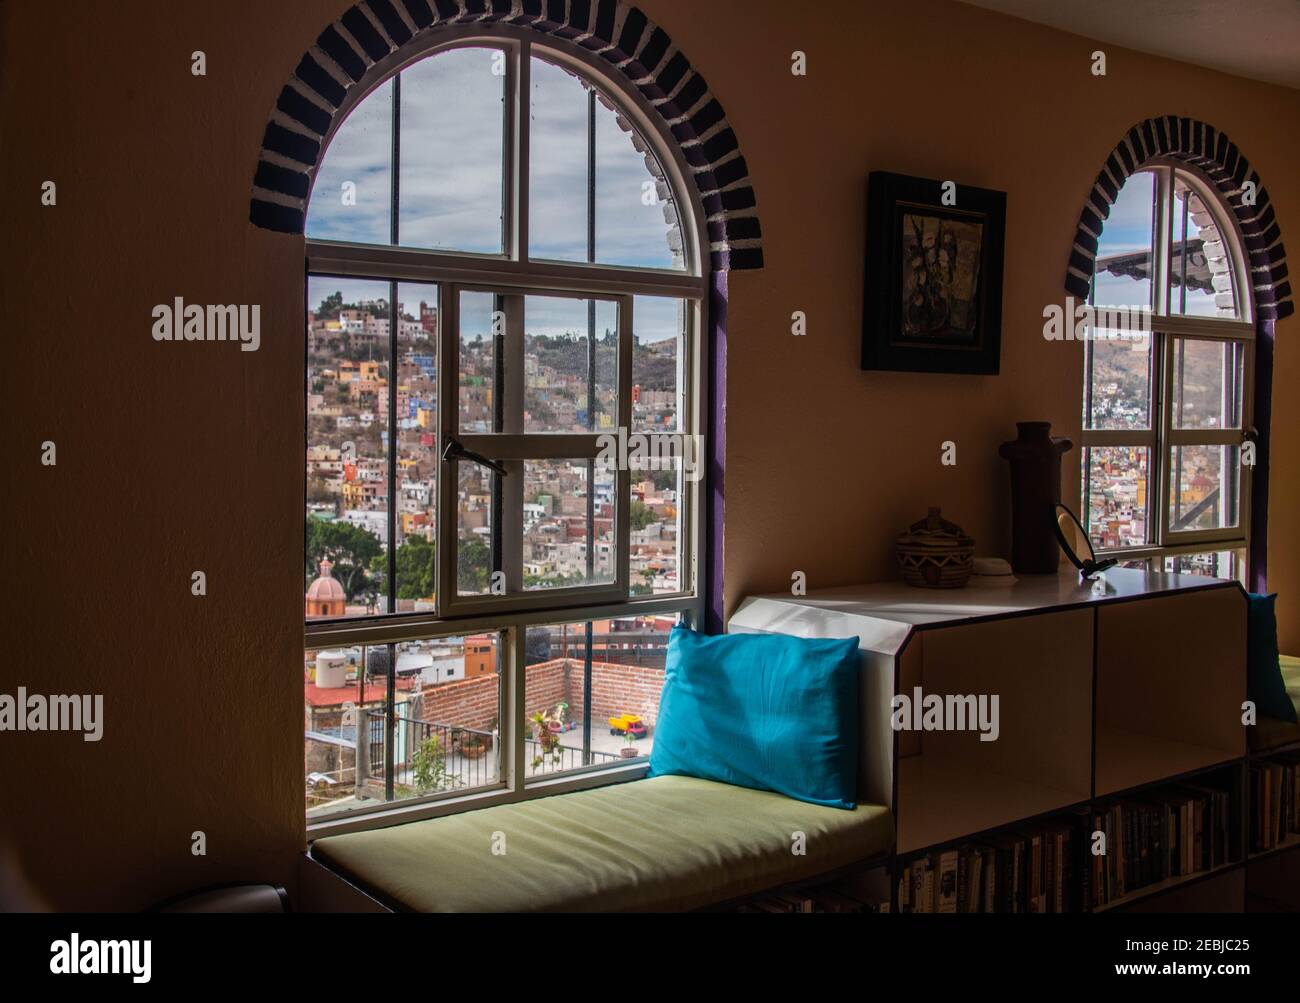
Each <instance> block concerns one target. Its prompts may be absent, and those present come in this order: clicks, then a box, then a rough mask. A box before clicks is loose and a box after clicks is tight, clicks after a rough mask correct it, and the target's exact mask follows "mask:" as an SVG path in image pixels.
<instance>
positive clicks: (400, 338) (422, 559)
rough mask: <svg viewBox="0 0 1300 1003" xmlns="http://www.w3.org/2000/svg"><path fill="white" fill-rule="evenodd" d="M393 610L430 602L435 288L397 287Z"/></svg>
mask: <svg viewBox="0 0 1300 1003" xmlns="http://www.w3.org/2000/svg"><path fill="white" fill-rule="evenodd" d="M397 297H398V298H397V304H398V308H397V316H398V327H397V359H398V362H397V367H396V368H397V400H396V404H397V511H396V517H397V527H396V540H397V561H396V563H397V579H396V580H397V612H399V613H427V612H432V611H433V610H434V608H435V606H434V600H435V595H434V585H435V582H436V571H435V568H436V563H435V561H434V550H435V546H436V543H437V532H436V530H437V525H436V521H437V501H438V442H437V440H438V287H437V286H428V285H419V284H415V283H402V284H400V285H399V286H398V287H397Z"/></svg>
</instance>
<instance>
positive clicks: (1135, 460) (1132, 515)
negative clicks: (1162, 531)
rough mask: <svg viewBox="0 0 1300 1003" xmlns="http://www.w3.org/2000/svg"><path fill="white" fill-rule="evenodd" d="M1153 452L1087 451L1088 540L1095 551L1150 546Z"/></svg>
mask: <svg viewBox="0 0 1300 1003" xmlns="http://www.w3.org/2000/svg"><path fill="white" fill-rule="evenodd" d="M1149 452H1150V451H1149V450H1147V449H1143V448H1140V447H1135V446H1104V447H1103V446H1092V447H1089V448H1088V449H1085V450H1084V471H1085V472H1084V478H1085V482H1084V497H1085V498H1086V499H1087V512H1088V536H1089V537H1090V538H1091V539H1092V545H1093V547H1094V548H1096V549H1106V550H1109V549H1114V548H1117V547H1138V546H1142V545H1144V544H1146V543H1148V542H1149V538H1148V527H1147V491H1148V489H1149V477H1148V473H1149V471H1148V466H1149V463H1148V461H1149V456H1148V454H1149Z"/></svg>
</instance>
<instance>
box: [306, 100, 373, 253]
mask: <svg viewBox="0 0 1300 1003" xmlns="http://www.w3.org/2000/svg"><path fill="white" fill-rule="evenodd" d="M392 178H393V82H392V81H391V80H387V81H385V82H384V83H383V84H381V85H380V86H379V87H378V88H376V89H375V90H374V91H372V92H371V93H370V94H369V95H368V96H367V97H366V98H365V100H363V101H362V102H361V103H360V104H358V105H357V106H356V107H355V108H354V109H352V112H351V114H349V115H348V117H347V118H346V119H345V120H344V122H343V124H342V125H341V126H339V129H338V132H336V133H335V134H334V139H333V140H332V141H331V142H330V145H329V148H328V149H327V150H326V151H325V157H324V159H323V161H322V162H321V165H320V170H319V171H318V172H317V175H316V181H315V184H314V185H313V186H312V193H311V202H310V203H309V204H308V206H307V236H308V238H310V239H313V240H346V241H350V242H352V243H355V244H388V243H391V242H392V217H393V189H392Z"/></svg>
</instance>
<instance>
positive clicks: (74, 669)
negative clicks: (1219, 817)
mask: <svg viewBox="0 0 1300 1003" xmlns="http://www.w3.org/2000/svg"><path fill="white" fill-rule="evenodd" d="M346 6H347V5H346V4H345V3H343V2H341V0H340V2H333V0H330V2H325V0H282V2H278V3H274V4H268V3H261V2H253V0H242V2H231V3H226V4H222V5H211V4H207V5H204V4H175V3H164V2H162V0H131V2H128V3H120V4H119V3H107V2H84V3H78V4H74V5H61V6H60V5H54V6H51V5H48V4H43V3H38V2H35V0H11V2H9V3H6V4H3V5H0V135H2V136H3V147H4V150H5V155H4V156H3V157H2V158H0V191H2V192H3V193H4V198H3V200H0V233H2V234H3V239H4V241H5V244H6V246H5V250H4V268H3V269H0V283H3V285H2V287H0V301H2V302H3V316H4V318H5V321H6V329H5V347H6V353H5V360H4V365H3V366H0V373H3V377H2V378H3V381H4V383H3V399H4V401H5V404H6V408H5V414H6V416H7V418H8V422H9V428H10V433H9V439H8V442H7V446H8V457H9V489H8V491H7V496H8V498H9V500H10V502H11V504H10V506H9V511H10V513H11V514H10V515H9V525H10V527H11V531H10V536H9V539H10V541H11V544H10V561H9V565H8V567H9V573H8V574H7V575H5V576H4V584H3V588H4V608H5V612H6V616H7V623H8V625H9V631H8V636H9V639H10V640H9V644H8V646H7V650H6V651H5V654H4V657H3V659H0V692H12V691H13V690H14V689H15V688H16V687H17V686H19V685H26V686H28V687H29V688H32V689H37V690H39V691H42V692H54V693H74V692H87V691H89V692H101V693H103V694H105V696H106V703H107V723H106V730H105V735H104V738H103V740H102V741H101V742H100V743H98V744H97V745H92V744H88V743H84V742H82V741H81V739H80V738H79V737H78V736H73V735H25V736H15V735H12V734H0V760H2V761H3V765H4V767H5V774H6V777H7V778H9V783H10V785H11V786H10V788H9V791H8V793H7V796H6V799H5V802H6V803H5V808H4V809H3V812H2V813H0V836H3V837H5V838H7V839H9V840H10V841H12V842H14V843H15V844H16V845H17V847H18V849H19V850H20V852H21V854H22V856H23V857H24V859H25V861H26V863H27V865H28V867H29V869H30V870H31V872H32V875H33V877H34V878H35V880H36V882H37V883H38V884H39V885H40V886H41V887H43V888H44V889H45V890H46V891H47V893H48V894H49V896H50V897H51V899H52V900H53V901H54V903H55V904H56V905H59V906H62V907H67V908H83V909H91V908H123V909H131V908H139V907H142V906H144V905H146V904H148V903H149V902H151V901H154V900H156V899H158V898H161V897H163V896H166V895H170V894H173V893H175V892H177V891H180V890H182V889H185V888H190V887H196V886H200V885H203V884H205V883H210V882H216V881H223V880H232V879H242V878H247V879H263V880H277V881H282V882H285V883H288V884H290V885H292V883H293V879H294V855H295V853H296V852H297V851H298V850H300V849H301V847H302V845H303V838H304V828H303V822H302V803H303V798H302V784H303V778H302V736H301V722H302V705H301V699H302V697H301V686H300V681H299V675H298V666H299V658H300V649H301V638H302V629H301V617H302V591H301V590H302V579H301V557H300V547H301V544H300V539H301V536H300V534H301V520H302V511H301V499H302V464H301V459H302V449H303V445H302V409H303V390H302V384H303V379H302V377H303V370H302V366H303V343H302V298H303V285H302V282H303V278H302V271H303V260H302V252H303V246H302V240H301V238H295V237H290V236H284V235H278V234H273V233H268V232H264V231H260V230H257V229H255V228H253V227H252V226H251V225H250V224H249V223H248V198H249V190H250V183H251V177H252V171H253V168H254V166H255V164H256V161H257V153H258V149H259V146H260V143H261V139H262V132H263V129H264V127H265V125H266V121H267V117H268V115H269V113H270V109H271V106H272V104H273V103H274V101H275V98H276V95H277V94H278V93H279V91H280V88H281V86H282V85H283V84H284V82H285V80H286V79H287V77H288V75H289V74H290V72H291V71H292V69H293V67H294V65H295V64H296V62H297V60H298V58H299V56H300V55H301V54H302V53H303V52H304V51H305V50H306V49H307V47H308V46H309V45H310V44H311V42H312V40H313V39H314V38H315V37H316V35H317V33H318V32H319V31H320V30H321V28H322V27H324V25H326V24H327V23H329V22H330V21H332V20H333V19H334V18H336V17H337V16H338V15H339V14H340V13H341V12H342V10H343V9H344V8H345V7H346ZM643 7H644V9H645V10H646V12H647V13H648V14H649V15H650V16H651V17H652V18H654V19H655V20H656V21H657V22H658V23H660V24H661V25H663V26H664V27H665V28H666V29H667V30H668V31H669V32H670V33H671V34H672V35H673V36H674V38H675V39H676V41H677V42H678V43H679V44H680V45H681V47H682V48H683V49H684V50H685V51H686V53H687V54H688V55H689V57H690V59H691V61H692V63H693V64H694V65H695V67H696V68H697V69H699V70H700V71H701V72H702V73H704V74H705V75H706V76H707V78H708V82H709V85H710V87H711V88H712V90H713V91H714V93H716V94H717V95H718V97H719V98H720V100H721V101H722V102H723V104H724V106H725V108H726V111H727V114H728V116H729V118H730V120H731V123H732V125H733V126H734V127H735V129H736V131H737V133H738V134H739V136H740V141H741V144H742V149H743V151H744V154H745V156H746V158H747V160H748V163H749V169H750V172H751V175H752V179H753V183H754V185H755V188H756V191H757V193H758V199H759V212H760V215H761V218H762V222H763V231H764V251H765V257H766V261H767V268H766V269H765V270H764V271H763V272H761V273H737V274H735V275H733V276H732V279H731V287H730V288H731V303H730V345H731V353H730V357H729V360H728V367H729V376H730V394H729V400H728V419H729V424H728V433H727V447H728V448H727V464H728V469H727V520H728V524H727V536H726V576H727V580H726V587H727V597H728V602H729V604H732V605H734V604H735V603H736V602H737V601H738V600H739V599H740V598H741V597H743V596H744V595H745V594H746V593H749V592H753V591H757V590H770V589H776V588H781V587H784V586H786V585H787V584H788V582H789V579H790V573H791V571H792V570H796V569H797V570H802V571H804V572H806V573H807V575H808V579H809V584H810V586H811V587H818V586H822V585H832V584H836V583H844V582H851V581H855V580H863V579H868V578H879V577H884V576H887V575H889V574H891V573H892V569H891V567H890V564H889V541H890V539H891V538H892V536H893V534H894V533H895V532H897V531H898V530H899V529H900V528H902V527H903V526H904V525H906V524H907V523H908V522H909V521H911V520H913V519H916V518H918V517H919V515H920V514H922V513H923V512H924V510H925V507H926V506H927V505H928V504H935V503H938V504H942V505H943V506H944V511H945V513H946V514H947V515H949V516H950V517H952V518H953V519H955V520H957V521H959V522H961V523H963V524H964V525H965V527H966V528H967V530H968V531H970V532H971V533H973V534H974V535H975V536H976V537H977V539H979V540H980V541H981V543H983V544H984V545H985V546H984V548H983V549H986V550H990V551H998V550H1002V549H1004V546H1005V542H1006V538H1007V519H1006V515H1005V511H1006V503H1007V491H1006V488H1005V471H1004V470H1003V467H1002V463H1001V461H999V460H998V458H997V455H996V446H997V444H998V442H1000V441H1001V440H1002V439H1004V438H1007V437H1008V436H1009V435H1010V434H1011V433H1012V432H1013V422H1014V421H1015V420H1016V419H1024V418H1042V419H1050V420H1051V421H1052V422H1053V424H1054V425H1055V426H1056V427H1057V429H1058V431H1059V432H1062V433H1063V434H1067V435H1075V436H1077V432H1078V425H1079V419H1078V415H1079V379H1080V364H1081V359H1082V354H1081V352H1080V351H1078V349H1077V346H1073V347H1067V346H1063V345H1060V344H1048V343H1046V342H1044V341H1043V340H1042V338H1041V335H1040V331H1041V324H1042V320H1041V311H1042V309H1043V306H1044V305H1045V304H1047V303H1049V302H1059V301H1060V298H1061V296H1062V288H1061V282H1062V278H1063V275H1064V269H1065V262H1066V257H1067V255H1068V252H1069V246H1070V240H1071V236H1072V234H1073V232H1074V226H1075V223H1076V222H1077V220H1078V214H1079V208H1080V205H1081V203H1082V200H1083V199H1084V198H1085V196H1086V194H1087V192H1088V190H1089V187H1090V185H1091V184H1092V180H1093V178H1094V177H1095V176H1096V173H1097V170H1098V169H1099V167H1100V165H1101V162H1102V161H1103V160H1104V158H1105V156H1106V154H1107V152H1108V151H1109V150H1110V149H1111V148H1112V147H1113V145H1114V144H1115V142H1117V141H1118V139H1119V137H1120V136H1121V135H1122V134H1123V133H1124V131H1125V130H1126V129H1128V127H1129V126H1130V125H1132V124H1133V123H1134V122H1136V121H1138V120H1139V119H1142V118H1145V117H1147V116H1149V115H1156V114H1181V115H1187V116H1191V117H1195V118H1199V119H1202V120H1204V121H1207V122H1210V123H1212V124H1213V125H1215V126H1216V127H1218V128H1219V129H1222V130H1224V131H1226V132H1228V134H1229V135H1230V136H1231V137H1232V139H1233V140H1234V141H1235V142H1236V143H1237V144H1238V145H1239V146H1240V147H1241V149H1242V150H1243V151H1244V152H1245V153H1246V155H1247V156H1248V157H1249V158H1250V160H1251V162H1252V164H1253V165H1254V166H1255V167H1256V168H1257V169H1258V171H1259V172H1260V174H1261V176H1262V177H1263V178H1264V181H1265V183H1266V184H1267V186H1268V188H1269V190H1270V192H1271V194H1272V198H1273V202H1274V204H1275V206H1276V208H1277V213H1278V217H1279V219H1280V220H1281V223H1282V228H1283V235H1284V237H1290V239H1291V240H1292V241H1293V242H1294V241H1296V240H1300V192H1298V191H1297V188H1296V185H1295V177H1296V172H1295V164H1296V160H1297V155H1300V137H1297V135H1296V131H1295V129H1294V124H1295V122H1296V121H1297V112H1298V111H1300V98H1298V96H1297V94H1296V93H1295V92H1293V91H1287V90H1283V89H1280V88H1275V87H1270V86H1266V85H1262V84H1254V83H1249V82H1246V81H1242V80H1237V79H1233V78H1231V77H1227V76H1223V75H1220V74H1216V73H1212V72H1210V71H1205V70H1200V69H1195V68H1191V67H1186V66H1182V65H1179V64H1176V63H1172V62H1168V61H1165V60H1160V59H1155V58H1152V57H1147V56H1140V55H1137V54H1133V53H1126V52H1124V51H1123V50H1119V49H1116V48H1113V47H1108V48H1107V51H1108V53H1109V66H1108V68H1109V75H1108V76H1107V77H1106V78H1104V79H1098V78H1095V77H1093V76H1091V75H1090V73H1089V72H1088V54H1089V53H1090V52H1091V51H1092V50H1093V48H1095V47H1096V46H1095V44H1094V43H1091V42H1089V41H1087V40H1084V39H1082V38H1078V37H1074V36H1069V35H1064V34H1059V33H1055V32H1052V31H1049V30H1046V29H1040V28H1037V27H1035V26H1032V25H1028V24H1024V23H1021V22H1017V21H1013V20H1009V19H1006V18H1003V17H1000V16H997V15H993V14H989V13H986V12H983V11H980V10H977V9H974V8H968V7H964V6H960V5H955V4H951V3H947V2H939V0H916V2H913V3H909V4H894V3H869V4H861V3H849V2H844V3H825V4H817V5H793V6H792V5H789V4H782V3H776V2H761V3H742V2H739V0H711V2H710V3H709V4H708V8H709V9H708V16H707V17H705V16H701V14H700V11H701V7H700V5H699V4H698V3H697V2H689V0H646V2H645V3H644V4H643ZM791 12H793V13H791ZM195 49H202V50H204V51H205V52H206V53H207V58H208V75H207V76H206V77H203V78H195V77H193V76H191V74H190V70H189V66H190V53H191V52H192V51H194V50H195ZM795 49H801V50H803V51H805V52H806V53H807V55H808V65H809V72H808V76H807V77H806V78H794V77H792V76H791V75H790V72H789V62H790V53H791V52H792V51H793V50H795ZM877 168H879V169H890V170H895V171H901V172H906V173H914V174H919V175H923V176H927V177H933V178H951V179H954V180H956V181H958V182H959V183H964V184H973V185H980V186H984V187H990V188H999V189H1003V190H1005V191H1007V192H1008V196H1009V201H1008V219H1007V247H1008V251H1007V259H1006V283H1005V301H1004V335H1003V356H1002V375H1001V376H1000V377H997V378H978V377H949V376H927V375H907V374H878V373H873V374H864V373H862V372H860V371H859V370H858V368H857V359H858V351H859V348H858V346H859V337H860V324H861V290H862V274H861V273H862V247H863V236H864V235H863V219H862V216H863V202H864V196H865V177H866V174H867V172H868V171H869V170H872V169H877ZM47 179H53V180H55V181H57V182H58V186H59V187H58V206H57V207H56V208H42V207H41V206H40V205H39V201H38V198H39V187H40V184H41V182H42V181H44V180H47ZM175 296H183V297H185V298H186V300H187V301H190V302H200V303H258V304H261V306H262V344H261V350H260V351H258V352H256V353H241V352H239V351H238V350H237V347H236V346H234V345H219V344H200V345H184V344H181V345H174V344H173V345H166V344H157V343H155V342H154V341H153V340H152V339H151V337H150V335H149V325H150V311H151V309H152V307H153V306H154V305H155V304H157V303H165V302H170V300H171V299H172V298H173V297H175ZM793 310H804V311H806V312H807V314H808V318H809V334H808V336H807V337H805V338H794V337H793V336H792V335H791V334H790V330H789V318H790V314H791V312H792V311H793ZM1278 342H1279V347H1278V354H1277V384H1278V387H1279V393H1278V396H1277V404H1276V413H1275V426H1274V472H1273V524H1272V533H1273V537H1272V539H1273V548H1272V549H1273V554H1272V567H1273V583H1274V585H1275V587H1277V588H1279V589H1281V590H1282V592H1283V600H1282V605H1281V613H1282V617H1283V639H1284V644H1285V645H1286V646H1288V647H1290V649H1291V650H1293V651H1300V571H1297V570H1296V568H1295V566H1294V565H1295V562H1294V559H1295V557H1296V556H1297V553H1300V514H1298V513H1300V497H1298V496H1300V435H1297V431H1296V430H1297V429H1300V401H1298V400H1297V396H1296V395H1295V394H1293V393H1287V392H1286V389H1287V388H1288V387H1294V386H1295V385H1296V384H1297V380H1300V324H1298V322H1297V321H1296V319H1295V318H1294V317H1292V318H1288V319H1286V320H1284V321H1282V322H1281V324H1280V325H1279V329H1278ZM47 439H52V440H55V441H56V442H57V444H58V465H57V467H54V468H44V467H42V466H40V464H39V460H38V457H39V448H40V443H41V442H43V441H45V440H47ZM945 439H954V440H955V441H956V442H957V443H958V460H959V462H958V465H957V466H956V467H953V468H946V467H942V466H940V464H939V444H940V443H941V442H942V441H943V440H945ZM1078 455H1079V452H1078V450H1077V448H1076V450H1075V451H1074V452H1073V453H1071V454H1069V458H1068V459H1069V460H1070V461H1074V462H1076V463H1077V458H1078ZM1069 483H1070V484H1073V483H1074V478H1073V477H1071V478H1070V480H1069ZM196 569H201V570H203V571H205V572H206V573H207V576H208V593H209V594H208V595H207V596H206V597H204V598H195V597H193V596H191V595H190V589H189V582H190V573H191V572H192V571H194V570H196ZM198 829H201V830H204V831H205V832H206V833H207V837H208V855H207V856H206V857H202V858H197V857H193V856H191V854H190V833H191V832H193V831H194V830H198Z"/></svg>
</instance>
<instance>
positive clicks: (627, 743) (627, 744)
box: [618, 731, 641, 759]
mask: <svg viewBox="0 0 1300 1003" xmlns="http://www.w3.org/2000/svg"><path fill="white" fill-rule="evenodd" d="M635 741H636V736H635V735H633V734H632V733H631V732H630V731H629V732H626V733H625V734H624V735H623V748H621V749H619V750H618V754H619V755H620V756H621V757H622V758H623V759H636V757H637V756H639V755H641V750H640V749H638V748H637V747H636V746H635V745H633V744H632V743H633V742H635Z"/></svg>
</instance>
